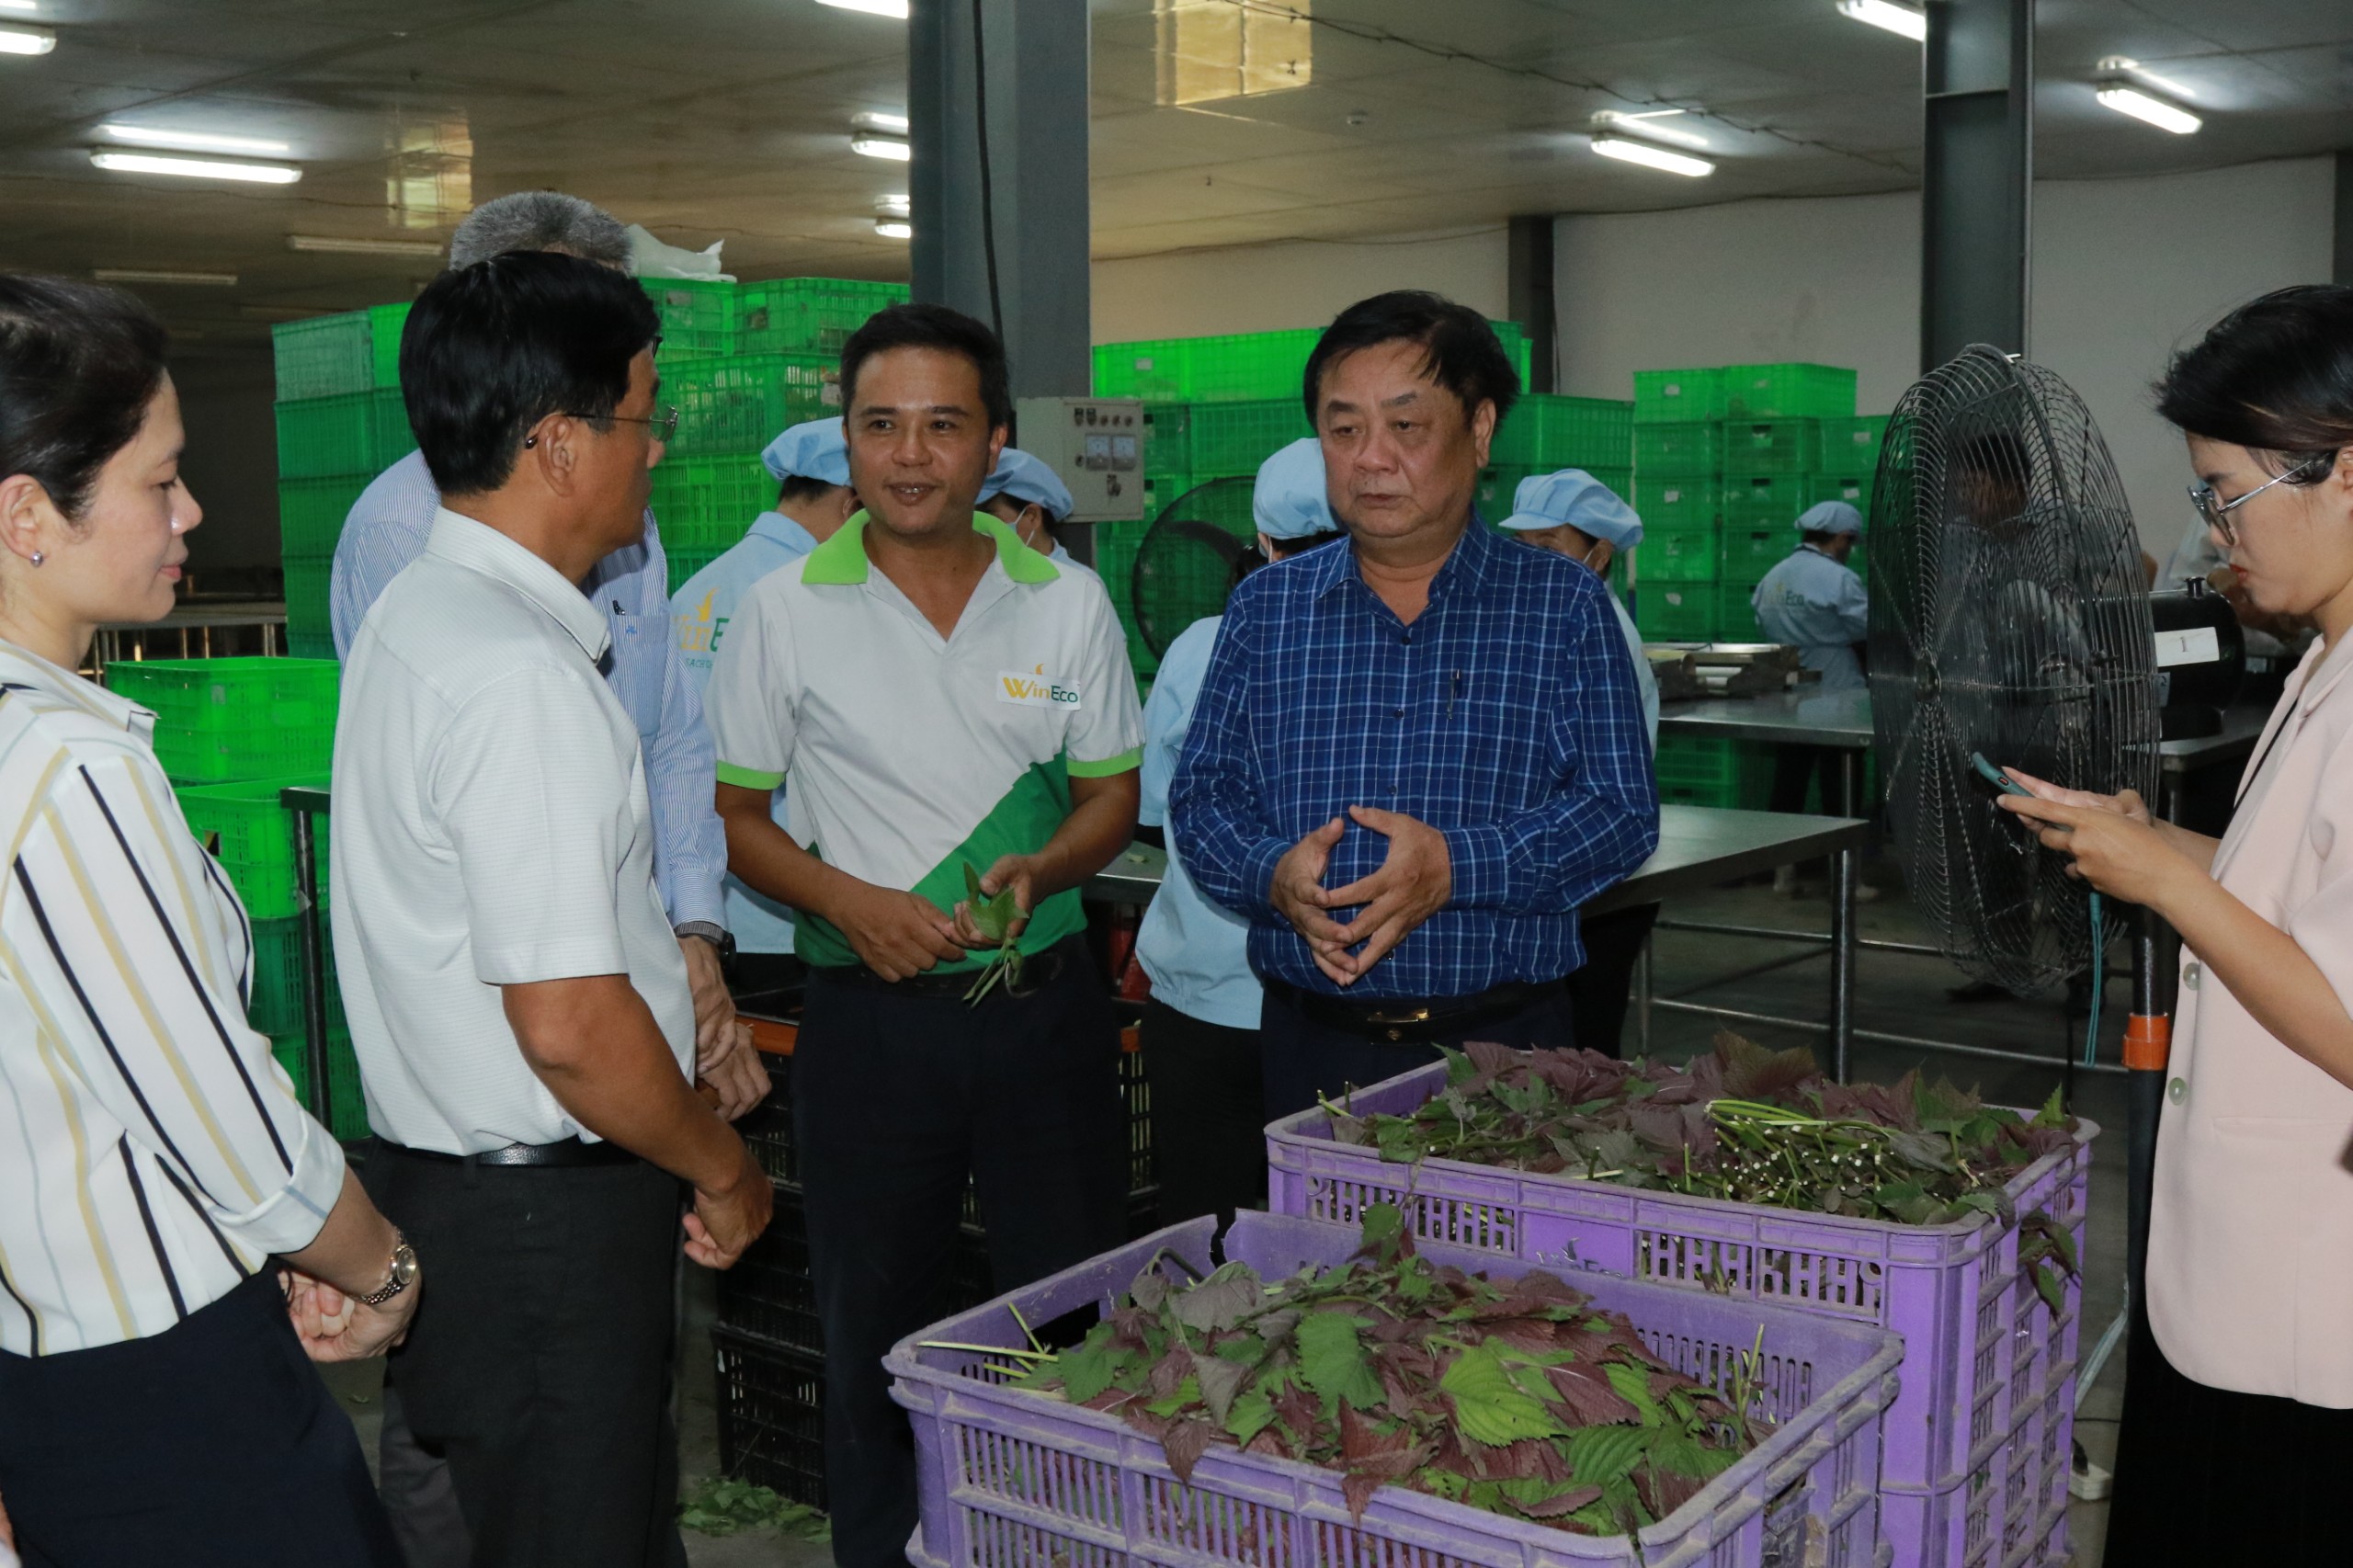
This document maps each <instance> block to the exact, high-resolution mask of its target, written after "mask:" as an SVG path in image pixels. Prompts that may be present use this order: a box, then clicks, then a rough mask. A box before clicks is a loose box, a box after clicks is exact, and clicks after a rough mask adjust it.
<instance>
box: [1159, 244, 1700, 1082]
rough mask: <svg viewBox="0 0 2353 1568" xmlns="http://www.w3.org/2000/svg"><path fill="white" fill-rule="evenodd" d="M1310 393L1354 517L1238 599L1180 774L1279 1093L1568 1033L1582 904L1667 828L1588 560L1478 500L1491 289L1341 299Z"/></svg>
mask: <svg viewBox="0 0 2353 1568" xmlns="http://www.w3.org/2000/svg"><path fill="white" fill-rule="evenodd" d="M1304 393H1305V398H1306V402H1307V411H1308V416H1309V418H1310V419H1311V420H1313V423H1314V426H1315V428H1316V431H1317V434H1318V435H1319V437H1321V439H1322V442H1323V446H1324V468H1325V472H1326V475H1327V482H1328V483H1329V485H1330V488H1331V500H1332V510H1333V511H1334V513H1335V514H1336V515H1337V516H1338V517H1339V519H1340V521H1341V522H1342V524H1343V525H1345V526H1346V528H1347V533H1348V537H1347V540H1342V541H1338V542H1335V543H1333V544H1330V545H1326V546H1324V547H1323V548H1321V549H1318V550H1312V551H1307V552H1305V553H1304V554H1302V555H1298V556H1295V557H1292V558H1291V559H1289V560H1286V561H1283V562H1279V563H1277V564H1276V565H1274V566H1272V567H1269V568H1267V569H1266V570H1264V571H1260V572H1256V573H1253V574H1251V575H1250V576H1249V577H1248V578H1247V579H1245V581H1244V582H1243V584H1242V585H1241V586H1240V587H1239V588H1237V589H1236V590H1235V591H1234V594H1233V597H1232V599H1231V600H1230V601H1229V602H1228V604H1227V606H1226V611H1225V620H1224V623H1223V625H1222V627H1221V628H1220V629H1219V633H1218V640H1217V646H1216V651H1215V652H1214V653H1212V654H1211V661H1210V667H1209V673H1208V674H1207V675H1206V676H1204V677H1203V680H1202V683H1201V694H1200V699H1199V706H1198V707H1197V708H1196V709H1195V710H1194V713H1193V720H1192V724H1191V727H1190V729H1189V730H1188V733H1187V739H1186V744H1185V751H1184V755H1183V757H1182V759H1181V760H1180V762H1179V763H1178V767H1177V772H1176V780H1175V782H1174V784H1173V785H1172V787H1171V789H1170V791H1169V816H1170V824H1171V831H1172V834H1173V835H1174V838H1175V840H1176V843H1177V844H1178V845H1179V846H1181V851H1182V853H1183V855H1184V858H1185V864H1186V866H1187V868H1188V869H1189V870H1190V871H1191V872H1192V874H1193V878H1194V881H1196V882H1198V883H1199V886H1200V887H1201V889H1202V891H1203V892H1207V893H1208V894H1209V895H1210V896H1211V898H1214V899H1216V900H1217V901H1218V902H1219V903H1222V904H1225V905H1226V906H1227V907H1229V908H1231V909H1233V910H1234V911H1236V912H1237V913H1240V914H1243V915H1247V916H1248V917H1249V919H1250V922H1251V926H1250V939H1249V950H1250V967H1251V968H1252V969H1253V970H1254V971H1256V973H1257V974H1258V976H1259V978H1260V979H1261V980H1262V981H1263V982H1264V983H1265V988H1266V1004H1265V1014H1264V1017H1263V1021H1262V1026H1261V1027H1262V1030H1263V1037H1264V1045H1265V1051H1264V1061H1265V1072H1266V1085H1265V1086H1266V1098H1267V1106H1266V1108H1267V1115H1268V1116H1269V1117H1270V1118H1271V1117H1276V1116H1282V1115H1288V1114H1290V1112H1293V1111H1296V1110H1301V1109H1304V1108H1307V1107H1309V1106H1312V1105H1313V1104H1314V1103H1315V1097H1316V1096H1317V1095H1318V1094H1332V1095H1336V1094H1338V1093H1340V1092H1341V1091H1343V1090H1345V1089H1346V1088H1347V1086H1348V1085H1352V1084H1353V1085H1367V1084H1372V1083H1377V1082H1379V1081H1380V1080H1381V1079H1383V1078H1387V1077H1392V1076H1394V1075H1395V1074H1399V1073H1402V1072H1405V1071H1407V1070H1408V1069H1410V1068H1413V1067H1415V1066H1418V1065H1420V1064H1421V1063H1423V1062H1427V1061H1430V1060H1433V1059H1434V1058H1435V1057H1436V1055H1437V1049H1438V1046H1440V1045H1448V1044H1457V1043H1460V1042H1461V1041H1462V1040H1496V1041H1500V1042H1502V1043H1506V1044H1510V1045H1517V1046H1567V1045H1571V1044H1574V1040H1573V1039H1572V1038H1571V1037H1572V1035H1573V1032H1574V1031H1573V1029H1572V1028H1571V1025H1570V1021H1569V1017H1570V1014H1569V1003H1568V998H1567V994H1566V988H1565V980H1566V977H1567V976H1568V974H1569V973H1570V972H1571V971H1574V969H1576V968H1577V966H1578V965H1579V964H1580V963H1582V962H1583V961H1584V953H1583V951H1582V949H1580V947H1579V945H1578V941H1577V915H1576V912H1577V906H1578V905H1579V904H1580V903H1584V902H1585V901H1586V899H1589V898H1591V897H1592V896H1593V895H1594V894H1595V893H1597V892H1600V891H1601V890H1602V889H1604V888H1606V887H1608V886H1610V885H1611V884H1612V883H1614V882H1617V881H1620V880H1621V879H1622V878H1624V877H1625V875H1626V874H1627V873H1628V872H1629V871H1631V870H1632V869H1634V868H1635V867H1637V866H1639V865H1641V864H1642V863H1643V860H1644V859H1646V858H1648V857H1649V856H1650V854H1651V852H1652V850H1653V849H1654V848H1655V847H1656V846H1657V844H1658V787H1657V782H1656V778H1655V775H1654V769H1653V767H1652V762H1651V754H1650V745H1649V742H1648V739H1647V737H1646V736H1645V734H1644V732H1643V710H1642V702H1641V699H1640V698H1639V697H1638V696H1637V694H1636V688H1635V683H1634V669H1633V663H1632V658H1631V654H1630V653H1629V652H1628V650H1627V647H1626V642H1625V639H1624V637H1623V635H1622V634H1621V633H1620V630H1619V627H1618V623H1617V619H1616V618H1615V617H1614V616H1613V615H1612V613H1611V612H1610V608H1609V606H1608V601H1607V598H1606V597H1605V596H1606V594H1607V592H1608V590H1607V589H1606V588H1605V587H1604V585H1603V584H1602V582H1601V580H1600V579H1599V578H1598V577H1597V576H1595V575H1594V574H1593V573H1591V572H1590V571H1587V570H1586V568H1585V567H1583V566H1581V565H1579V564H1578V563H1577V562H1574V561H1571V560H1569V559H1567V558H1566V557H1564V556H1560V555H1555V554H1552V553H1551V552H1549V551H1536V550H1529V549H1527V548H1525V547H1523V546H1520V545H1518V544H1516V543H1513V542H1510V541H1507V540H1500V539H1498V538H1496V537H1495V535H1493V534H1491V533H1489V532H1488V531H1487V529H1486V528H1484V527H1483V526H1481V525H1480V523H1479V521H1478V519H1477V517H1476V515H1475V513H1474V511H1473V508H1472V495H1473V494H1474V492H1475V489H1476V486H1477V483H1478V478H1479V472H1480V470H1481V469H1482V468H1483V467H1484V466H1485V464H1486V461H1487V452H1488V448H1489V445H1490V443H1491V442H1492V440H1493V439H1494V437H1495V426H1496V425H1497V424H1498V423H1499V422H1500V421H1501V420H1502V418H1503V417H1504V415H1506V414H1508V413H1509V412H1510V410H1511V405H1512V403H1513V402H1514V401H1515V400H1516V399H1517V398H1518V395H1519V378H1518V375H1517V373H1515V371H1514V370H1513V369H1512V366H1511V361H1510V360H1509V358H1506V355H1505V353H1504V351H1503V347H1502V345H1501V344H1500V343H1498V342H1497V341H1496V339H1495V332H1494V330H1493V329H1492V328H1490V327H1489V326H1488V325H1487V324H1486V322H1485V321H1484V320H1483V319H1482V318H1481V317H1480V316H1479V314H1478V313H1477V312H1473V311H1472V310H1470V309H1468V308H1467V307H1464V306H1461V305H1457V304H1454V303H1452V302H1450V301H1446V300H1443V299H1441V298H1439V297H1438V296H1437V295H1435V294H1428V293H1422V292H1415V291H1401V292H1397V293H1391V294H1382V295H1379V296H1377V297H1375V298H1373V299H1370V300H1366V301H1362V302H1360V303H1358V304H1355V305H1352V306H1350V307H1349V308H1348V309H1347V310H1346V311H1343V312H1341V313H1340V315H1339V316H1338V318H1337V319H1336V320H1335V321H1334V322H1333V324H1332V325H1331V327H1330V328H1329V329H1328V330H1327V331H1326V332H1325V333H1324V336H1323V338H1322V339H1321V340H1320V341H1319V342H1318V343H1317V344H1316V347H1315V351H1314V353H1313V355H1311V356H1310V357H1309V358H1308V362H1307V374H1306V380H1305V387H1304Z"/></svg>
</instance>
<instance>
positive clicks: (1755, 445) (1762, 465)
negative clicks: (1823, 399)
mask: <svg viewBox="0 0 2353 1568" xmlns="http://www.w3.org/2000/svg"><path fill="white" fill-rule="evenodd" d="M1723 466H1724V469H1725V471H1726V472H1731V473H1808V472H1813V470H1814V469H1817V468H1819V467H1821V466H1822V426H1821V421H1819V420H1815V419H1758V420H1748V419H1735V420H1727V421H1726V422H1725V424H1724V462H1723Z"/></svg>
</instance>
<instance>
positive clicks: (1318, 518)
mask: <svg viewBox="0 0 2353 1568" xmlns="http://www.w3.org/2000/svg"><path fill="white" fill-rule="evenodd" d="M1251 515H1252V518H1253V520H1254V521H1255V522H1256V524H1257V531H1258V540H1257V549H1256V551H1245V554H1244V556H1243V564H1242V566H1241V567H1240V568H1239V569H1238V570H1237V573H1236V577H1235V580H1236V581H1239V580H1240V578H1241V576H1242V575H1243V574H1246V573H1247V572H1248V571H1250V570H1252V569H1254V568H1256V566H1258V565H1260V564H1263V563H1265V562H1279V561H1282V560H1284V559H1286V558H1287V557H1290V556H1293V555H1297V554H1299V553H1301V552H1302V551H1308V550H1313V549H1314V548H1316V547H1317V546H1319V545H1324V544H1328V543H1330V542H1332V541H1333V540H1337V539H1339V538H1340V537H1341V529H1340V524H1339V520H1338V519H1337V518H1336V517H1333V515H1332V506H1331V502H1330V501H1329V500H1328V499H1327V498H1326V494H1325V490H1324V449H1323V447H1322V445H1321V444H1320V443H1318V442H1317V441H1316V440H1314V439H1313V437H1307V438H1302V439H1301V440H1297V441H1293V442H1292V443H1291V444H1290V446H1287V447H1285V448H1284V449H1282V450H1281V451H1279V452H1277V453H1276V454H1275V455H1274V456H1273V457H1271V458H1268V459H1267V460H1266V461H1265V462H1264V463H1262V464H1260V465H1259V469H1258V483H1257V487H1256V490H1255V491H1254V492H1253V493H1252V496H1251ZM1221 619H1222V618H1220V617H1218V616H1211V617H1209V618H1207V619H1202V620H1197V621H1195V622H1193V624H1192V625H1190V626H1188V627H1187V628H1186V629H1185V630H1184V631H1182V632H1180V633H1179V634H1178V635H1177V638H1176V642H1172V643H1170V644H1169V645H1168V651H1167V652H1166V653H1164V654H1162V655H1161V658H1160V670H1159V673H1158V675H1157V676H1154V680H1153V686H1152V698H1151V700H1149V701H1148V702H1146V703H1145V704H1144V709H1143V733H1144V742H1143V780H1142V783H1143V798H1142V809H1141V810H1140V811H1139V812H1138V813H1137V820H1138V821H1139V822H1140V823H1141V824H1143V826H1144V827H1145V828H1146V829H1147V830H1151V829H1162V830H1164V831H1165V827H1166V824H1167V821H1168V784H1169V780H1170V778H1173V777H1174V776H1175V774H1176V756H1177V754H1178V753H1179V752H1180V751H1182V750H1183V749H1184V745H1185V729H1186V726H1187V724H1188V723H1189V722H1191V720H1192V717H1193V702H1194V699H1195V698H1197V697H1198V696H1199V693H1200V688H1201V677H1202V676H1203V675H1204V674H1206V673H1207V671H1208V669H1209V664H1210V651H1211V647H1212V646H1214V644H1215V643H1216V642H1217V631H1218V626H1219V624H1220V621H1221ZM1167 849H1168V869H1167V872H1166V874H1165V876H1164V877H1163V878H1162V880H1161V883H1160V891H1159V892H1158V893H1157V894H1155V895H1154V898H1153V901H1152V903H1151V906H1150V907H1149V908H1147V909H1146V910H1145V911H1144V916H1143V926H1142V929H1140V930H1139V931H1138V932H1137V933H1136V958H1137V960H1139V961H1140V962H1142V965H1143V969H1144V972H1145V973H1146V974H1148V975H1150V976H1151V977H1152V1000H1151V1001H1149V1002H1147V1003H1146V1004H1145V1005H1144V1015H1143V1030H1142V1035H1143V1045H1144V1049H1145V1050H1146V1051H1148V1052H1149V1053H1150V1054H1149V1056H1148V1057H1147V1058H1146V1060H1148V1061H1150V1062H1151V1063H1152V1138H1153V1153H1154V1163H1155V1165H1156V1166H1157V1168H1158V1170H1159V1174H1160V1218H1161V1222H1162V1223H1163V1224H1172V1225H1173V1224H1176V1223H1177V1222H1178V1221H1183V1220H1190V1219H1194V1218H1197V1217H1199V1216H1200V1215H1203V1214H1215V1215H1217V1216H1218V1217H1219V1221H1220V1223H1221V1224H1222V1223H1223V1222H1224V1221H1230V1220H1231V1219H1233V1211H1234V1210H1236V1209H1246V1208H1249V1207H1250V1206H1252V1205H1253V1204H1256V1203H1257V1202H1259V1201H1260V1200H1261V1199H1263V1198H1264V1196H1265V1194H1266V1187H1267V1145H1266V1133H1265V1126H1266V1117H1265V1115H1264V1112H1263V1111H1262V1109H1261V1106H1262V1103H1263V1101H1262V1093H1263V1082H1262V1075H1261V1072H1260V1067H1259V1060H1258V1006H1259V1001H1260V994H1259V989H1258V982H1257V979H1256V976H1254V975H1253V974H1252V973H1251V972H1250V959H1249V954H1248V952H1247V943H1248V938H1249V935H1250V923H1249V921H1247V920H1246V919H1245V918H1243V917H1242V916H1241V915H1236V914H1234V913H1233V911H1231V910H1229V909H1227V908H1225V907H1224V906H1223V905H1222V904H1219V903H1213V902H1212V901H1211V900H1210V899H1208V898H1206V897H1204V896H1202V894H1201V892H1200V890H1199V888H1197V887H1195V886H1194V885H1193V881H1192V879H1191V878H1190V877H1188V875H1186V872H1185V860H1184V854H1183V849H1182V846H1179V845H1178V844H1176V843H1174V842H1170V843H1168V845H1167Z"/></svg>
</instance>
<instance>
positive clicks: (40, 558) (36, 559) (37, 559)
mask: <svg viewBox="0 0 2353 1568" xmlns="http://www.w3.org/2000/svg"><path fill="white" fill-rule="evenodd" d="M48 559H49V557H48V556H46V555H43V554H42V553H41V552H40V551H38V550H36V551H33V564H34V565H36V566H38V565H40V563H41V562H44V561H46V560H48Z"/></svg>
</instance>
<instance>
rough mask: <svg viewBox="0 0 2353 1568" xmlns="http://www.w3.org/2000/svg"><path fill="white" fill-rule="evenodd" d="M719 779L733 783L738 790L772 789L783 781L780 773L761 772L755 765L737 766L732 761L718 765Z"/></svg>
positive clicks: (722, 781) (723, 782) (725, 782)
mask: <svg viewBox="0 0 2353 1568" xmlns="http://www.w3.org/2000/svg"><path fill="white" fill-rule="evenodd" d="M719 781H720V782H721V783H722V784H733V785H734V786H735V787H736V788H737V789H739V790H773V789H775V788H776V787H777V786H778V785H779V784H781V783H783V782H784V775H783V774H781V773H762V772H761V771H760V770H759V769H757V768H756V767H736V766H735V765H734V764H733V763H732V762H722V763H721V764H720V765H719Z"/></svg>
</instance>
